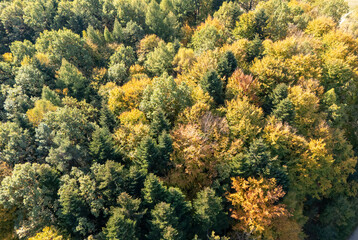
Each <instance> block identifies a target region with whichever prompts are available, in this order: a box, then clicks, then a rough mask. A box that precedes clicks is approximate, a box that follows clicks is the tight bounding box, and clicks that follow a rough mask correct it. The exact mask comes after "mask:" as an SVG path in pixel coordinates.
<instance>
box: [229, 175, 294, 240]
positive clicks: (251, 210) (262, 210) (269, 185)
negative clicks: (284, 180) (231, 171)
mask: <svg viewBox="0 0 358 240" xmlns="http://www.w3.org/2000/svg"><path fill="white" fill-rule="evenodd" d="M231 180H232V189H233V190H234V192H233V193H229V194H228V195H227V199H228V200H229V201H230V202H231V204H232V206H233V209H232V210H231V212H232V214H231V217H232V218H234V219H236V220H239V222H238V223H237V224H236V225H235V226H234V229H235V230H242V231H244V232H246V233H247V234H249V235H251V236H254V237H256V238H257V239H262V236H263V235H265V233H266V232H268V231H270V228H271V227H272V221H273V220H274V219H276V218H279V217H284V216H288V215H289V213H288V211H287V210H286V209H285V205H283V204H276V203H277V201H278V200H279V199H280V198H282V197H283V196H284V195H285V192H284V191H283V190H282V187H281V186H276V180H275V179H274V178H272V179H264V178H260V179H258V180H257V179H254V178H251V177H249V178H248V179H247V180H245V179H244V178H241V177H237V178H232V179H231Z"/></svg>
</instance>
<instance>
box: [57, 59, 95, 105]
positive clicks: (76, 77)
mask: <svg viewBox="0 0 358 240" xmlns="http://www.w3.org/2000/svg"><path fill="white" fill-rule="evenodd" d="M56 83H57V84H56V85H57V87H59V88H61V89H65V88H67V89H68V93H69V95H70V96H73V97H77V98H78V99H83V98H85V97H86V96H87V94H88V93H87V92H86V91H88V89H87V87H88V86H87V83H88V81H87V79H86V78H85V77H84V76H83V74H82V73H81V72H80V71H78V69H77V68H76V67H75V66H74V65H72V64H71V63H69V62H68V61H67V60H66V59H62V64H61V68H60V70H59V71H58V77H57V82H56Z"/></svg>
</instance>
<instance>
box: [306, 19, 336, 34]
mask: <svg viewBox="0 0 358 240" xmlns="http://www.w3.org/2000/svg"><path fill="white" fill-rule="evenodd" d="M335 27H336V23H335V22H334V20H333V19H332V18H330V17H318V18H316V19H314V20H312V21H310V22H309V23H308V26H307V28H306V33H308V34H312V35H313V36H315V37H322V36H323V35H324V34H327V33H328V32H329V31H331V30H333V29H334V28H335Z"/></svg>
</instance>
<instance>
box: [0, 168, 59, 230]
mask: <svg viewBox="0 0 358 240" xmlns="http://www.w3.org/2000/svg"><path fill="white" fill-rule="evenodd" d="M58 188H59V176H58V173H57V172H56V171H55V170H54V169H52V168H51V167H50V166H49V165H47V164H41V165H40V164H37V163H33V164H31V163H25V164H17V165H16V166H15V167H14V170H13V172H12V175H11V176H8V177H5V178H4V180H3V181H2V183H1V187H0V203H1V204H2V205H3V206H4V207H5V208H7V209H10V208H12V207H14V206H16V211H15V214H16V216H17V218H18V219H19V220H20V222H19V223H18V225H17V228H24V229H27V231H28V233H26V235H27V236H28V235H29V234H30V235H31V234H33V233H35V232H36V231H37V230H39V229H41V228H43V227H45V226H47V225H48V224H53V223H54V220H55V215H54V212H55V210H56V207H55V205H56V201H57V200H56V199H57V190H58Z"/></svg>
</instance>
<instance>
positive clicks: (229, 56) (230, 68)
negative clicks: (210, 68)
mask: <svg viewBox="0 0 358 240" xmlns="http://www.w3.org/2000/svg"><path fill="white" fill-rule="evenodd" d="M236 68H237V60H236V58H235V56H234V54H233V53H232V52H231V51H227V52H225V53H224V54H223V56H221V58H220V59H219V62H218V69H217V72H218V75H219V76H220V77H221V78H224V79H225V83H226V82H227V80H228V79H229V77H231V75H232V73H233V72H234V71H235V70H236ZM225 86H226V84H225Z"/></svg>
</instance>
